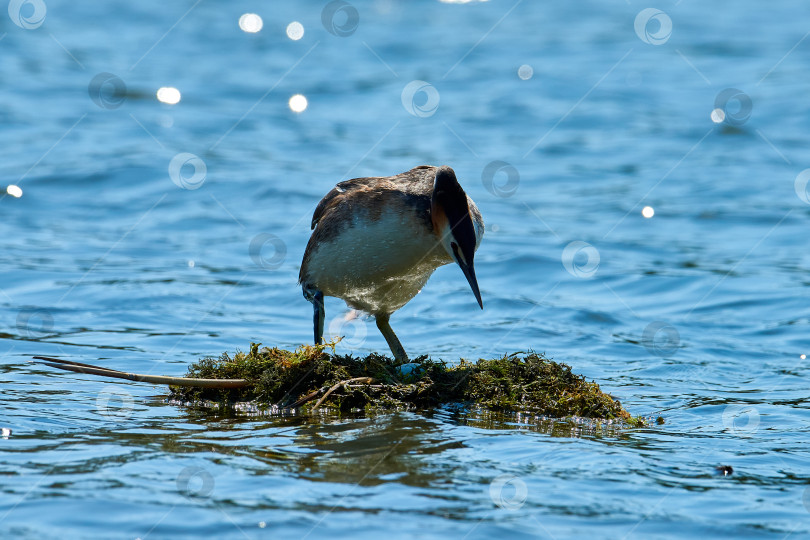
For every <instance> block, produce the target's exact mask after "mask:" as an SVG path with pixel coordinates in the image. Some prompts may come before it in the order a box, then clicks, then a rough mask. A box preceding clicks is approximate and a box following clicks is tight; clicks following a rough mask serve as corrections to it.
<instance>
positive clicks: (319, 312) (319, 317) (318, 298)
mask: <svg viewBox="0 0 810 540" xmlns="http://www.w3.org/2000/svg"><path fill="white" fill-rule="evenodd" d="M304 298H306V299H307V300H309V301H310V302H312V310H313V314H312V326H313V327H314V334H315V345H320V344H321V342H322V341H323V321H324V319H325V318H326V311H325V310H324V307H323V293H322V292H321V291H319V290H317V289H315V288H312V287H309V286H304Z"/></svg>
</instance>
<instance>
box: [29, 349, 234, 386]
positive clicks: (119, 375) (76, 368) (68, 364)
mask: <svg viewBox="0 0 810 540" xmlns="http://www.w3.org/2000/svg"><path fill="white" fill-rule="evenodd" d="M34 360H39V361H40V363H41V364H45V365H46V366H51V367H55V368H59V369H65V370H67V371H73V372H76V373H87V374H90V375H100V376H102V377H115V378H116V379H127V380H129V381H138V382H145V383H153V384H170V385H174V386H195V387H198V388H242V387H244V386H248V385H249V384H250V381H247V380H245V379H192V378H189V377H164V376H162V375H142V374H140V373H127V372H125V371H118V370H116V369H109V368H105V367H99V366H92V365H90V364H82V363H81V362H73V361H71V360H62V359H61V358H53V357H50V356H35V357H34Z"/></svg>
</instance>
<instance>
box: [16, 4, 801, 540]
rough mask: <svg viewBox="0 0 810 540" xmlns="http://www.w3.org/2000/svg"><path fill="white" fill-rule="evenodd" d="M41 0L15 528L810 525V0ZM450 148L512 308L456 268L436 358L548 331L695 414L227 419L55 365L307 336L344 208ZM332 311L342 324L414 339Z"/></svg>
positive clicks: (32, 33)
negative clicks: (631, 418)
mask: <svg viewBox="0 0 810 540" xmlns="http://www.w3.org/2000/svg"><path fill="white" fill-rule="evenodd" d="M12 4H14V3H13V2H12ZM38 5H39V6H40V7H42V6H45V12H44V19H42V16H43V15H42V12H41V11H37V10H36V9H35V8H36V7H37V5H34V4H26V5H24V6H22V8H21V9H22V17H23V19H20V18H17V22H18V23H19V24H15V23H14V22H13V21H12V20H11V18H10V17H7V16H6V15H5V13H0V53H1V54H2V62H0V122H1V123H2V124H1V125H2V127H0V147H2V148H3V152H2V160H0V190H2V189H5V188H6V186H7V185H13V186H17V187H18V188H19V189H20V190H21V191H22V196H21V197H15V196H12V195H5V196H3V197H2V199H0V216H2V219H0V325H2V326H0V351H2V362H0V368H2V383H1V384H2V386H0V388H1V389H2V394H1V395H0V411H1V412H0V428H5V429H6V430H10V434H9V432H8V431H4V432H3V433H4V436H3V437H2V438H0V531H2V536H3V537H15V538H150V539H153V538H166V537H183V536H185V537H198V536H200V535H209V536H214V537H218V538H226V537H227V538H231V537H232V538H243V537H247V538H265V537H267V538H269V537H273V538H276V537H283V538H288V537H289V538H323V537H329V538H379V537H380V536H382V535H385V536H386V537H388V538H413V537H442V538H470V539H472V538H492V537H507V536H508V537H510V538H536V537H540V538H546V537H548V538H567V537H584V536H586V535H588V536H592V537H596V538H671V537H704V538H705V537H735V538H740V537H756V538H787V537H790V538H800V537H805V536H807V535H810V514H809V513H808V512H809V511H810V491H808V486H809V485H810V471H809V470H808V463H809V462H808V458H810V452H808V444H807V443H808V435H807V433H808V423H809V422H810V412H809V411H808V405H807V401H806V399H807V388H808V374H809V372H808V361H807V360H806V359H805V358H804V356H803V355H805V354H810V336H809V335H808V333H809V331H810V306H809V304H810V303H809V302H808V300H809V299H810V294H809V292H810V279H809V278H808V275H810V274H809V272H810V254H809V253H808V249H807V245H808V241H807V239H808V230H810V205H808V203H807V201H808V200H810V198H809V197H808V191H807V189H806V187H807V186H806V181H804V180H803V178H804V177H803V176H801V174H800V173H801V172H802V171H803V170H805V169H806V168H808V167H810V151H808V148H810V137H808V131H807V125H808V120H810V114H809V113H808V111H809V109H808V105H807V95H808V90H810V89H809V88H808V84H809V83H808V78H807V65H808V62H810V39H806V38H807V26H806V24H805V22H806V21H807V20H808V16H810V7H808V6H806V5H799V4H798V3H795V2H788V1H784V0H783V1H774V2H768V3H767V5H764V4H762V3H760V2H754V1H743V2H739V1H738V2H731V1H723V2H713V3H711V5H706V3H700V2H688V1H687V2H676V3H672V2H664V3H662V4H660V5H659V6H657V7H658V8H660V10H662V11H661V12H656V11H652V12H649V11H648V12H643V13H642V10H643V9H645V8H647V7H648V6H647V5H646V4H644V3H638V2H635V1H628V2H626V3H623V2H611V3H609V4H608V3H606V2H557V3H553V4H552V3H542V4H541V3H539V2H529V1H527V0H524V1H523V2H511V1H510V2H495V1H493V2H488V3H477V2H474V3H468V4H463V5H458V4H446V3H439V2H419V3H405V2H392V1H378V2H373V3H372V2H368V3H366V2H359V1H357V2H354V5H348V6H345V5H342V6H341V5H334V4H333V5H331V7H332V8H333V9H332V11H333V12H334V13H332V15H333V16H332V18H331V19H330V18H329V17H328V16H327V17H326V18H327V22H328V21H332V23H333V24H329V25H325V24H324V21H323V19H324V17H323V11H324V9H325V6H326V2H288V3H279V2H274V3H272V4H270V3H258V2H231V3H224V2H223V3H215V2H197V3H193V2H190V1H188V2H186V1H184V2H173V3H168V5H167V3H163V2H151V1H150V2H93V3H84V4H81V3H79V4H77V3H70V2H63V1H62V2H59V1H56V0H46V3H45V4H43V3H42V2H39V3H38ZM337 8H339V9H337ZM4 11H5V10H4ZM244 13H257V14H259V15H260V16H261V17H262V19H263V22H264V26H263V28H262V30H261V31H260V32H258V33H247V32H244V31H242V30H240V28H239V25H238V20H239V17H240V16H241V15H242V14H244ZM327 15H328V13H327ZM355 15H356V16H355ZM637 17H640V20H641V25H640V26H638V31H637V28H636V26H634V22H635V21H636V19H637ZM293 21H298V22H300V23H301V25H302V26H303V28H304V35H303V37H302V38H301V39H298V40H294V39H291V38H290V37H288V36H287V34H286V33H285V29H286V28H287V25H288V24H290V23H291V22H293ZM645 21H646V24H645ZM670 23H671V26H670ZM22 26H29V27H31V28H23V27H22ZM327 26H328V27H329V30H331V32H330V31H328V30H327ZM341 34H342V35H341ZM522 66H523V67H522ZM529 68H530V69H529ZM102 73H107V74H110V75H103V76H102V77H101V78H100V79H95V80H96V82H94V83H91V81H93V80H94V78H95V77H96V76H97V75H99V74H102ZM99 81H101V83H100V82H99ZM105 81H106V84H103V83H104V82H105ZM412 81H424V83H416V85H415V86H409V84H410V83H411V82H412ZM426 85H428V86H426ZM160 87H174V88H177V89H178V90H179V91H180V92H181V95H182V99H181V101H180V102H179V103H177V104H175V105H169V104H164V103H161V102H159V101H158V100H157V99H156V97H155V95H156V91H157V90H158V88H160ZM414 88H416V89H418V91H413V89H414ZM726 89H735V90H733V91H731V92H730V93H729V92H726V93H724V91H725V90H726ZM403 93H405V94H406V95H405V96H404V98H403ZM296 94H301V95H303V96H305V97H306V100H307V104H308V105H307V107H306V109H305V110H304V111H303V112H300V113H296V112H293V111H292V110H291V109H290V106H289V103H288V102H289V100H290V98H291V97H292V96H293V95H296ZM728 96H732V97H728ZM437 100H438V101H437ZM714 109H718V110H715V112H714V120H716V121H713V120H712V111H713V110H714ZM181 153H188V154H193V155H194V156H196V158H195V157H189V156H186V157H181V158H179V161H176V162H175V169H174V170H173V172H172V174H170V172H169V167H170V163H172V160H173V159H174V158H175V157H176V156H177V155H178V154H181ZM189 160H190V161H189ZM184 162H187V163H186V165H185V166H183V167H180V165H181V164H182V163H184ZM493 162H502V163H496V164H494V165H491V164H492V163H493ZM424 163H427V164H436V165H438V164H448V165H451V166H452V167H454V169H455V171H456V173H457V175H458V177H459V179H460V181H461V183H462V185H463V186H464V188H465V189H466V191H467V193H468V194H470V196H472V197H473V199H475V201H476V202H477V204H478V206H479V208H480V209H481V211H482V214H483V216H484V219H485V222H486V224H487V229H486V235H485V237H484V241H483V243H482V245H481V248H480V249H479V251H478V254H477V257H476V267H477V273H478V278H479V283H480V286H481V291H482V296H483V299H484V306H485V309H484V310H483V311H481V310H479V309H478V308H477V306H476V304H475V300H474V297H473V295H472V293H471V292H470V290H469V286H468V285H467V283H466V281H465V279H464V277H463V275H462V273H461V271H460V270H459V269H458V268H454V267H450V266H447V267H443V268H441V269H439V270H438V271H437V272H436V273H435V275H434V276H433V277H432V278H431V280H430V282H429V283H428V285H427V286H426V287H425V289H424V290H423V292H422V294H420V295H418V296H417V297H416V298H414V300H413V301H411V302H410V303H409V304H408V305H407V306H406V307H405V308H403V309H402V310H401V311H399V312H398V313H396V314H395V315H394V317H393V318H392V321H391V322H392V326H393V327H394V328H395V329H396V331H397V333H398V334H399V337H400V338H401V340H402V342H403V344H404V346H405V348H406V350H408V351H409V352H410V353H411V354H412V355H417V354H430V355H431V356H432V357H434V358H442V359H445V360H448V361H456V360H457V359H458V358H459V357H465V358H478V357H493V356H495V355H499V354H502V353H504V352H511V351H516V350H526V349H530V348H531V349H534V350H537V351H541V352H545V353H546V354H547V355H548V356H550V357H553V358H554V359H556V360H558V361H562V362H565V363H568V364H570V365H571V366H572V367H573V369H574V371H575V372H578V373H581V374H583V375H585V376H586V377H588V378H589V379H592V380H594V381H596V382H598V383H599V384H600V385H601V386H602V388H603V389H605V390H606V391H608V392H609V393H611V394H612V395H614V396H616V397H617V398H618V399H620V400H621V401H622V403H623V404H624V406H625V407H626V408H627V409H628V410H630V411H631V412H632V413H634V414H637V415H644V416H652V417H657V416H659V415H660V416H662V417H663V418H664V419H665V421H666V423H665V424H664V425H653V426H652V427H650V428H645V429H634V430H631V429H616V426H608V425H591V424H583V423H577V422H573V421H568V422H555V421H551V420H539V419H535V418H525V417H497V416H493V417H489V416H486V415H481V414H469V415H464V414H458V413H454V412H451V411H446V410H438V411H429V412H427V413H424V414H415V413H400V414H392V415H382V416H377V417H373V418H363V417H345V418H334V417H313V418H302V417H283V418H278V417H268V416H258V417H256V416H249V415H236V416H234V415H225V416H222V415H217V414H216V413H213V412H211V411H206V410H195V409H189V408H185V407H181V406H175V405H173V404H171V403H167V401H166V393H167V392H166V389H165V388H163V387H153V386H149V385H142V384H135V383H127V382H115V383H110V382H107V381H102V380H100V379H96V378H92V377H89V376H83V375H77V374H70V373H64V372H56V371H55V370H52V369H50V368H47V367H43V366H37V365H34V364H31V363H29V362H28V360H29V359H30V357H31V356H32V355H35V354H47V355H57V356H60V357H64V358H70V359H74V360H78V361H85V362H93V363H98V364H101V365H104V366H109V367H111V368H114V369H122V370H127V371H135V372H141V373H153V374H167V375H182V374H184V373H185V371H186V366H187V365H188V364H189V363H191V362H193V361H195V360H196V359H198V358H200V357H201V356H205V355H217V354H219V353H220V352H222V351H233V350H235V349H237V348H241V349H245V348H246V347H247V346H248V344H249V343H250V342H251V341H261V342H262V343H264V344H266V345H273V346H280V347H286V348H291V347H295V346H297V345H299V344H301V343H305V342H308V340H310V339H311V308H310V305H309V304H308V303H307V302H306V301H305V300H304V299H303V298H302V296H301V292H300V290H299V289H298V287H297V285H296V280H297V273H298V268H299V263H300V260H301V256H302V254H303V249H304V246H305V244H306V241H307V238H308V236H309V219H310V217H311V214H312V211H313V209H314V207H315V205H316V204H317V202H318V200H319V199H320V197H321V196H323V194H325V193H326V192H327V191H328V190H329V189H330V188H331V187H332V186H333V185H334V184H335V183H336V182H338V181H340V180H342V179H347V178H353V177H358V176H368V175H388V174H395V173H398V172H401V171H404V170H407V169H409V168H411V167H413V166H416V165H419V164H424ZM203 164H204V171H203V169H202V167H203ZM195 165H196V167H197V168H195ZM494 170H497V172H495V173H492V174H490V173H491V172H492V171H494ZM172 175H173V176H174V180H175V181H176V183H175V182H173V178H172ZM797 177H798V181H797ZM177 184H179V186H178V185H177ZM183 185H185V186H186V187H193V188H196V189H184V188H183V187H181V186H183ZM11 191H14V192H16V191H15V190H14V188H12V189H11ZM16 193H17V194H19V192H16ZM647 206H649V207H650V208H651V209H653V211H654V215H653V216H652V217H650V218H645V217H644V216H643V215H642V209H643V208H644V207H647ZM326 309H327V323H328V333H329V334H340V335H346V339H345V340H344V341H343V342H342V343H341V344H340V345H338V350H339V351H342V352H348V351H350V350H351V351H355V352H356V353H357V354H365V353H367V352H369V351H385V350H386V345H385V342H384V340H383V339H382V337H381V336H380V335H379V334H378V332H377V331H376V328H375V326H374V324H373V322H372V321H369V320H365V319H351V318H346V317H345V316H346V312H347V310H346V308H345V306H344V305H343V304H342V302H341V301H339V300H335V299H327V305H326ZM719 466H731V467H732V468H733V473H731V474H730V475H725V474H723V473H722V472H719V471H718V470H717V469H716V467H719Z"/></svg>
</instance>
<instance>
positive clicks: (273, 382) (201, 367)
mask: <svg viewBox="0 0 810 540" xmlns="http://www.w3.org/2000/svg"><path fill="white" fill-rule="evenodd" d="M334 345H335V344H334V343H331V344H328V345H319V346H309V345H304V346H302V347H299V348H298V349H296V350H295V351H288V350H284V349H279V348H268V347H261V345H260V344H258V343H252V344H251V346H250V350H249V351H248V352H247V353H245V352H236V353H235V354H234V355H233V356H231V355H229V354H227V353H224V354H222V355H221V356H220V357H219V358H203V359H202V360H200V361H199V362H196V363H195V364H192V365H191V366H190V367H189V370H188V377H196V378H206V379H209V378H215V379H237V378H238V379H246V380H248V381H249V382H250V384H249V385H248V386H245V387H242V388H228V389H226V388H193V387H179V386H172V387H171V392H172V396H171V398H172V399H175V400H181V401H184V402H203V401H208V402H217V403H222V404H227V403H233V402H241V401H251V402H256V403H259V404H263V405H274V406H276V407H278V408H281V409H284V408H290V407H294V408H297V409H303V410H308V409H312V408H315V406H316V405H317V406H318V408H328V409H333V410H338V411H343V412H346V411H357V410H365V411H369V412H370V411H383V410H401V409H424V408H431V407H436V406H440V405H446V404H464V405H476V406H479V407H482V408H485V409H487V410H491V411H505V412H527V413H533V414H538V415H545V416H551V417H556V418H566V417H572V416H576V417H584V418H593V419H605V420H614V419H616V420H621V421H624V422H626V423H627V424H629V425H633V426H638V425H643V424H644V421H643V420H641V419H639V418H633V417H632V416H631V415H630V414H629V413H628V412H627V411H626V410H624V408H622V406H621V403H619V402H618V401H616V400H615V399H613V398H612V397H611V396H609V395H608V394H606V393H604V392H602V391H601V390H600V388H599V385H598V384H596V383H594V382H588V381H587V380H586V379H585V378H584V377H582V376H581V375H576V374H574V373H573V372H572V371H571V368H570V367H569V366H567V365H565V364H562V363H558V362H554V361H552V360H549V359H548V358H546V357H544V356H543V355H542V354H538V353H535V352H532V351H530V352H526V353H514V354H508V355H504V356H503V357H500V358H495V359H489V360H487V359H480V360H477V361H468V360H461V361H460V362H459V363H458V364H447V363H445V362H442V361H435V360H431V359H429V358H428V357H427V356H421V357H419V358H416V359H414V360H412V361H411V362H409V363H407V364H404V365H403V364H402V363H401V362H397V361H395V360H393V359H391V358H388V357H386V356H383V355H379V354H376V353H372V354H369V355H368V356H366V357H363V358H355V357H353V356H351V355H338V354H336V353H335V350H334ZM361 378H366V379H362V380H361ZM350 380H354V381H352V382H351V383H346V381H350ZM341 383H343V384H341ZM330 390H331V392H330Z"/></svg>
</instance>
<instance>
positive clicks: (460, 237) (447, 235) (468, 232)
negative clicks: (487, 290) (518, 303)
mask: <svg viewBox="0 0 810 540" xmlns="http://www.w3.org/2000/svg"><path fill="white" fill-rule="evenodd" d="M473 206H474V205H473ZM430 213H431V219H432V221H433V231H434V232H435V233H436V236H438V238H439V242H440V243H441V245H442V247H443V248H444V249H445V250H446V251H447V254H448V255H450V257H451V258H452V259H453V260H454V261H456V263H457V264H458V265H459V266H460V267H461V271H462V272H464V277H466V278H467V281H468V282H469V284H470V287H471V288H472V292H473V294H474V295H475V299H476V300H477V301H478V305H479V306H481V309H484V303H483V302H482V301H481V291H480V290H479V289H478V280H477V279H476V278H475V267H474V266H473V259H474V257H475V250H476V249H478V244H479V243H480V241H481V235H482V234H483V227H482V226H480V225H479V226H478V227H476V224H475V223H474V222H473V215H471V213H470V204H469V203H468V198H467V194H466V193H465V192H464V190H463V189H462V188H461V185H459V183H458V180H456V173H455V172H454V171H453V169H451V168H450V167H447V166H442V167H439V168H438V169H437V170H436V179H435V180H434V181H433V195H432V196H431V200H430ZM476 215H477V210H476ZM478 220H479V221H480V216H478Z"/></svg>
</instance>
